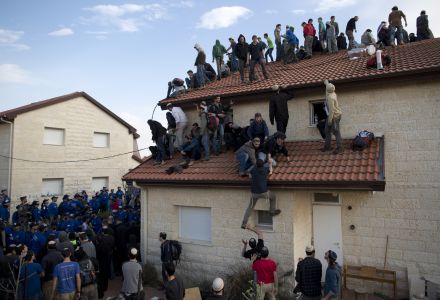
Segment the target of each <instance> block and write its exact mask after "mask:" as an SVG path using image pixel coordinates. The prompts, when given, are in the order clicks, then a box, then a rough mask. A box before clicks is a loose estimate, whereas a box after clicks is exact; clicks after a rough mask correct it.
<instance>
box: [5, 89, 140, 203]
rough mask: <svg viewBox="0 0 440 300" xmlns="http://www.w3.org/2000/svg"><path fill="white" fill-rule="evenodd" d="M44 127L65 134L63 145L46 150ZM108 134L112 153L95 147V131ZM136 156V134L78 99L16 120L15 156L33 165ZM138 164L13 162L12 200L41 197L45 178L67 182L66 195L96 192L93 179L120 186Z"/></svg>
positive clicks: (129, 160)
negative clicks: (127, 174)
mask: <svg viewBox="0 0 440 300" xmlns="http://www.w3.org/2000/svg"><path fill="white" fill-rule="evenodd" d="M44 127H55V128H64V129H65V144H64V145H63V146H54V145H44V144H43V134H44ZM95 131H96V132H106V133H110V146H109V147H108V148H95V147H93V133H94V132H95ZM128 151H133V135H131V134H129V132H128V128H126V127H125V126H123V125H122V124H121V123H119V122H117V121H116V120H115V119H113V118H112V117H110V116H109V115H108V114H106V113H105V112H104V111H102V110H101V109H99V108H98V107H96V106H95V105H94V104H93V103H91V102H90V101H88V100H86V99H84V98H82V97H79V98H77V99H72V100H69V101H66V102H62V103H59V104H55V105H51V106H48V107H44V108H41V109H38V110H34V111H31V112H27V113H24V114H20V115H18V116H17V118H16V119H15V120H14V151H13V152H14V156H15V157H18V158H26V159H31V160H43V161H65V160H79V159H88V158H96V157H103V156H109V155H114V154H118V153H124V152H128ZM137 164H138V163H137V162H136V161H134V160H133V159H132V158H131V154H127V155H123V156H118V157H115V158H111V159H104V160H97V161H88V162H76V163H62V164H46V163H28V162H21V161H15V162H14V165H13V176H12V177H13V179H12V199H14V200H16V199H17V198H18V197H19V196H20V195H30V196H31V198H32V197H38V196H40V195H41V190H42V179H43V178H64V191H63V192H64V193H68V194H71V193H75V192H77V191H81V190H86V191H90V192H91V191H92V177H109V187H114V188H116V187H117V186H119V185H122V181H121V177H122V175H124V174H125V173H126V172H128V170H129V169H130V168H133V167H134V166H136V165H137Z"/></svg>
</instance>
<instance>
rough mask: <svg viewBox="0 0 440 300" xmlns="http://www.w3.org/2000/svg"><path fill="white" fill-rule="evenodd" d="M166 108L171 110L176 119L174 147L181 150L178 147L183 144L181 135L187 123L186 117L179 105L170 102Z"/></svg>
mask: <svg viewBox="0 0 440 300" xmlns="http://www.w3.org/2000/svg"><path fill="white" fill-rule="evenodd" d="M167 109H168V110H169V111H170V112H171V114H172V115H173V117H174V120H175V121H176V132H175V133H176V148H178V149H179V150H182V149H181V148H180V147H181V146H182V144H183V136H184V134H185V130H186V126H187V124H188V118H187V116H186V114H185V113H184V112H183V110H182V109H181V108H180V107H177V106H173V105H172V104H171V103H168V104H167Z"/></svg>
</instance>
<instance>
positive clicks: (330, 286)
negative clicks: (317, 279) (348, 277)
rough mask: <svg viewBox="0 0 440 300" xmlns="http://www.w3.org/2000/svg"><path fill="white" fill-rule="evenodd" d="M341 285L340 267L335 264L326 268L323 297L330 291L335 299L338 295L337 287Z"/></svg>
mask: <svg viewBox="0 0 440 300" xmlns="http://www.w3.org/2000/svg"><path fill="white" fill-rule="evenodd" d="M340 285H341V267H340V266H339V265H338V264H336V265H333V266H328V267H327V271H326V272H325V284H324V296H326V295H327V294H328V293H329V292H330V291H332V292H333V294H334V295H335V296H336V297H337V296H338V294H339V287H340Z"/></svg>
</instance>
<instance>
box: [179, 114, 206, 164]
mask: <svg viewBox="0 0 440 300" xmlns="http://www.w3.org/2000/svg"><path fill="white" fill-rule="evenodd" d="M187 139H188V143H185V144H184V145H183V146H182V151H180V153H181V154H182V155H183V158H184V159H185V160H186V161H188V160H189V162H188V166H192V165H193V164H194V161H195V160H198V159H200V142H201V140H202V132H201V130H200V127H199V124H198V123H194V124H193V125H192V128H191V134H190V136H187Z"/></svg>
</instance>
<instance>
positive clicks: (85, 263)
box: [78, 259, 96, 286]
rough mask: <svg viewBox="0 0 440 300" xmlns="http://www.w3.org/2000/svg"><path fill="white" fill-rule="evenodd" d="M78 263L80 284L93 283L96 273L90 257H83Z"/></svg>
mask: <svg viewBox="0 0 440 300" xmlns="http://www.w3.org/2000/svg"><path fill="white" fill-rule="evenodd" d="M78 264H79V270H80V276H81V286H86V285H89V284H93V283H95V280H96V275H95V268H94V267H93V263H92V261H91V260H90V259H85V260H81V261H79V262H78Z"/></svg>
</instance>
